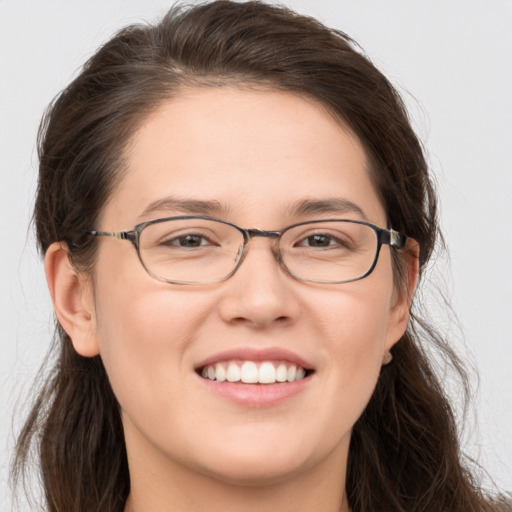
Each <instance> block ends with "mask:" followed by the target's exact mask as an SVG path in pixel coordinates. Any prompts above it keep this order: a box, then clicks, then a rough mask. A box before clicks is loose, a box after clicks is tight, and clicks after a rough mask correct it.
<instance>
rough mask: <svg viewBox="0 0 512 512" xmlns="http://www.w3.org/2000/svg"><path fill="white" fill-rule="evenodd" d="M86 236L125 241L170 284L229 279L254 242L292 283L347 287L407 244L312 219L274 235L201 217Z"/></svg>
mask: <svg viewBox="0 0 512 512" xmlns="http://www.w3.org/2000/svg"><path fill="white" fill-rule="evenodd" d="M89 234H90V235H92V236H106V237H110V238H116V239H119V240H129V241H130V242H131V243H132V244H133V246H134V247H135V249H136V250H137V254H138V256H139V260H140V262H141V263H142V265H143V267H144V268H145V269H146V271H147V272H148V274H149V275H151V276H152V277H154V278H155V279H158V280H160V281H165V282H167V283H172V284H209V283H216V282H220V281H224V280H226V279H229V278H230V277H231V276H232V275H233V274H234V273H235V272H236V271H237V270H238V268H239V267H240V265H241V264H242V262H243V260H244V257H245V255H246V254H247V250H248V244H249V241H250V240H251V238H254V237H265V238H272V239H274V245H273V253H274V257H275V259H276V261H277V262H278V263H279V264H280V265H281V267H282V268H283V269H284V270H285V271H286V272H288V274H290V275H291V276H292V277H294V278H295V279H298V280H300V281H308V282H312V283H324V284H339V283H347V282H350V281H356V280H358V279H363V278H364V277H366V276H368V275H369V274H370V273H371V272H372V271H373V269H374V268H375V265H376V263H377V258H378V256H379V252H380V248H381V247H382V245H384V244H386V245H389V246H390V247H393V248H394V249H401V248H403V247H404V245H405V242H406V240H407V237H406V236H405V235H403V234H401V233H398V232H397V231H394V230H393V229H382V228H379V227H377V226H375V225H373V224H370V223H368V222H363V221H357V220H346V219H325V220H312V221H307V222H300V223H298V224H293V225H292V226H288V227H286V228H284V229H282V230H280V231H262V230H259V229H243V228H240V227H238V226H236V225H235V224H231V223H230V222H227V221H225V220H222V219H215V218H212V217H203V216H182V217H168V218H165V219H155V220H150V221H147V222H143V223H141V224H138V225H137V226H135V227H134V228H133V229H132V230H131V231H120V232H114V233H112V232H104V231H91V232H89Z"/></svg>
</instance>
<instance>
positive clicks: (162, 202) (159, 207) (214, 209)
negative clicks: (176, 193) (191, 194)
mask: <svg viewBox="0 0 512 512" xmlns="http://www.w3.org/2000/svg"><path fill="white" fill-rule="evenodd" d="M166 210H167V211H174V212H180V213H188V214H194V215H217V216H219V215H226V214H227V212H228V210H229V208H228V207H227V206H226V205H225V204H223V203H221V202H219V201H201V200H197V199H178V198H176V197H164V198H162V199H157V200H156V201H153V202H151V203H149V205H148V206H146V208H144V211H143V212H142V213H141V214H140V218H142V217H147V216H149V215H150V214H152V213H154V212H157V211H166Z"/></svg>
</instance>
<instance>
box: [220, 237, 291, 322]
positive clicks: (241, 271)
mask: <svg viewBox="0 0 512 512" xmlns="http://www.w3.org/2000/svg"><path fill="white" fill-rule="evenodd" d="M223 286H224V291H223V295H222V298H221V300H220V301H219V303H218V308H219V311H220V315H221V317H222V318H223V320H224V321H225V322H228V323H230V324H243V325H246V326H248V327H251V328H255V329H263V328H267V327H269V326H271V325H284V324H291V323H293V322H295V321H296V320H297V318H298V317H299V313H300V306H299V301H298V297H297V295H296V293H295V291H294V289H295V288H296V287H297V286H299V283H298V282H297V281H295V280H294V279H293V278H292V277H291V276H290V275H289V274H288V273H287V272H286V271H285V270H284V269H282V268H281V266H280V264H279V262H278V261H277V258H276V256H275V254H274V251H273V240H269V239H268V238H267V239H265V238H263V239H262V238H258V239H256V238H255V239H251V241H250V242H249V246H248V247H247V252H246V256H245V258H244V261H243V262H242V264H241V265H240V267H239V268H238V270H237V272H236V273H235V275H233V276H232V277H231V278H230V279H228V280H227V281H225V282H224V283H223Z"/></svg>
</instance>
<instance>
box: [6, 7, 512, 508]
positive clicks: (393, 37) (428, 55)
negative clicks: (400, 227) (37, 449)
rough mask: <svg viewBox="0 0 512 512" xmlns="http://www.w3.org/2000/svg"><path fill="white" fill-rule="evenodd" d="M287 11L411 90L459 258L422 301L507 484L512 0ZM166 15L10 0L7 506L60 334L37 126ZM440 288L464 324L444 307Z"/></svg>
mask: <svg viewBox="0 0 512 512" xmlns="http://www.w3.org/2000/svg"><path fill="white" fill-rule="evenodd" d="M285 3H287V4H288V5H290V6H291V7H293V8H295V9H297V10H299V11H301V12H304V13H307V14H311V15H314V16H316V17H318V18H319V19H321V20H322V21H323V22H325V23H326V24H328V25H331V26H334V27H336V28H339V29H341V30H343V31H345V32H347V33H348V34H350V35H351V36H352V37H354V38H355V39H356V40H357V41H358V42H359V43H360V44H361V45H362V47H363V48H364V49H365V51H366V52H367V53H368V55H369V56H370V57H371V58H372V60H373V61H374V63H375V64H376V65H377V66H378V67H379V68H380V69H381V70H382V71H383V72H384V73H385V74H386V75H387V76H388V77H389V78H390V79H391V80H392V82H393V83H394V84H395V85H396V86H397V87H398V88H399V90H400V91H402V93H403V94H404V98H405V101H406V103H407V105H408V106H409V108H410V111H411V116H412V119H413V122H414V126H415V127H416V129H417V131H418V133H419V135H420V137H421V138H422V140H423V142H424V144H425V146H426V148H427V150H428V153H429V159H430V163H431V167H432V171H433V172H434V174H435V175H436V181H437V184H438V189H439V194H440V198H441V221H442V227H443V230H444V234H445V237H446V241H447V244H448V248H449V254H450V259H449V258H448V257H447V256H446V255H441V256H440V257H439V258H438V261H436V262H435V264H434V265H432V268H431V269H430V277H429V278H428V281H429V282H430V283H432V285H431V286H430V288H429V290H430V291H428V290H427V294H426V299H427V302H429V303H431V305H432V311H431V314H432V317H433V319H434V320H435V321H436V322H437V323H438V324H439V325H442V326H443V328H444V329H445V331H446V334H447V336H449V337H451V338H452V343H453V344H454V345H455V346H456V347H457V349H458V350H459V351H461V352H462V354H463V356H464V358H466V359H467V360H468V361H469V362H470V363H471V364H475V365H476V366H477V367H478V369H479V372H480V381H479V388H478V392H477V393H475V394H474V399H473V403H474V408H475V410H476V413H477V414H476V417H477V422H478V427H476V426H475V422H474V421H473V420H472V419H468V422H467V425H468V429H467V432H466V435H465V437H464V439H465V448H466V450H467V451H468V453H469V454H470V455H472V456H473V457H476V458H477V459H478V460H479V461H481V462H482V464H483V465H484V466H485V467H486V468H487V470H488V471H489V473H490V474H491V475H492V476H493V477H494V479H495V480H496V482H497V483H498V484H499V485H500V486H501V487H502V488H505V489H506V490H509V491H510V490H512V435H511V434H512V432H511V430H512V429H511V425H512V378H511V368H512V339H511V338H512V337H511V332H512V330H511V327H510V321H511V317H512V236H511V235H512V228H511V221H512V201H511V196H512V99H511V98H512V29H511V28H512V1H510V0H479V1H476V0H422V1H421V0H417V1H412V0H385V1H380V0H289V1H288V2H285ZM169 6H170V2H168V1H164V0H115V1H114V0H109V1H91V0H89V1H87V2H83V1H79V0H76V1H73V0H66V1H64V0H62V1H56V0H53V1H52V0H45V1H43V2H40V1H37V0H33V1H22V0H0V244H1V245H0V511H4V512H7V511H9V510H11V498H10V497H9V492H8V486H7V477H8V464H9V459H10V456H11V453H12V446H13V439H14V432H16V430H17V428H18V427H19V424H20V418H22V417H23V412H24V411H25V410H26V404H27V396H28V393H29V391H30V386H31V384H32V382H33V379H34V377H35V375H36V372H37V368H38V366H39V365H40V363H41V361H42V359H43V357H44V354H45V352H46V350H47V348H48V346H49V343H50V340H51V333H52V325H53V320H52V313H51V306H50V299H49V296H48V293H47V290H46V285H45V283H44V278H43V268H42V262H41V258H40V257H39V255H38V254H37V250H36V248H35V243H34V236H33V231H32V228H31V227H30V226H29V224H30V217H31V209H32V206H33V198H34V193H35V189H36V183H37V158H36V154H35V139H36V133H37V127H38V122H39V119H40V117H41V114H42V112H43V110H44V108H45V106H46V105H47V104H48V103H49V102H50V100H51V99H52V98H53V96H54V95H55V94H57V93H58V92H59V91H60V90H61V89H62V88H63V87H64V86H65V85H66V84H67V83H68V82H69V81H70V80H71V79H72V78H73V77H74V76H76V73H77V71H78V69H79V67H80V66H81V65H82V64H83V62H84V61H85V59H86V58H87V57H88V56H90V55H91V54H92V53H93V52H94V50H95V49H96V48H97V47H98V46H99V45H100V44H101V43H102V42H103V41H105V40H106V39H107V38H108V37H109V36H110V35H112V33H113V32H114V31H115V30H116V29H118V28H120V27H122V26H124V25H126V24H129V23H133V22H137V21H143V20H149V21H152V20H155V19H156V18H158V16H159V15H161V14H162V13H163V12H164V11H165V10H166V9H167V8H168V7H169ZM426 284H429V283H426ZM437 285H440V286H441V287H442V288H443V289H444V290H445V292H446V293H447V294H448V295H449V296H450V297H451V302H452V304H453V307H454V310H455V312H456V313H457V315H458V319H459V322H457V321H455V320H454V317H453V315H452V316H451V317H450V315H447V312H446V308H444V307H443V306H442V305H440V304H439V302H438V301H437V299H436V291H435V290H436V288H437ZM474 382H475V383H476V379H474ZM448 385H449V384H448V381H447V386H448ZM454 394H457V392H454ZM454 398H456V397H454ZM470 418H472V417H470Z"/></svg>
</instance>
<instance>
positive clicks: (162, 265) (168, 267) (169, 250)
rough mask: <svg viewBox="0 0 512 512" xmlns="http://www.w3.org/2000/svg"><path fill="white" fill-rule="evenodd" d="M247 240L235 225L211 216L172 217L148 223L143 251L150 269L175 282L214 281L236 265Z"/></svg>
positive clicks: (141, 238) (140, 240) (144, 233)
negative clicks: (198, 217) (209, 217)
mask: <svg viewBox="0 0 512 512" xmlns="http://www.w3.org/2000/svg"><path fill="white" fill-rule="evenodd" d="M243 243H244V238H243V235H242V233H241V232H240V231H238V230H237V229H236V228H234V227H233V226H230V225H229V224H224V223H222V222H219V221H215V220H208V219H194V218H186V219H172V220H166V221H161V222H155V223H153V224H149V225H147V226H146V227H145V228H144V229H143V230H142V231H141V233H140V238H139V252H140V257H141V260H142V263H143V264H144V266H145V267H146V269H147V271H148V272H149V273H150V274H152V275H153V276H154V277H156V278H157V279H160V280H163V281H169V282H173V283H187V284H194V283H196V284H197V283H210V282H215V281H221V280H222V279H224V278H226V277H227V276H228V275H229V274H230V273H231V272H232V271H233V270H234V268H235V267H236V264H237V262H238V259H239V257H240V254H241V252H242V247H243Z"/></svg>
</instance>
